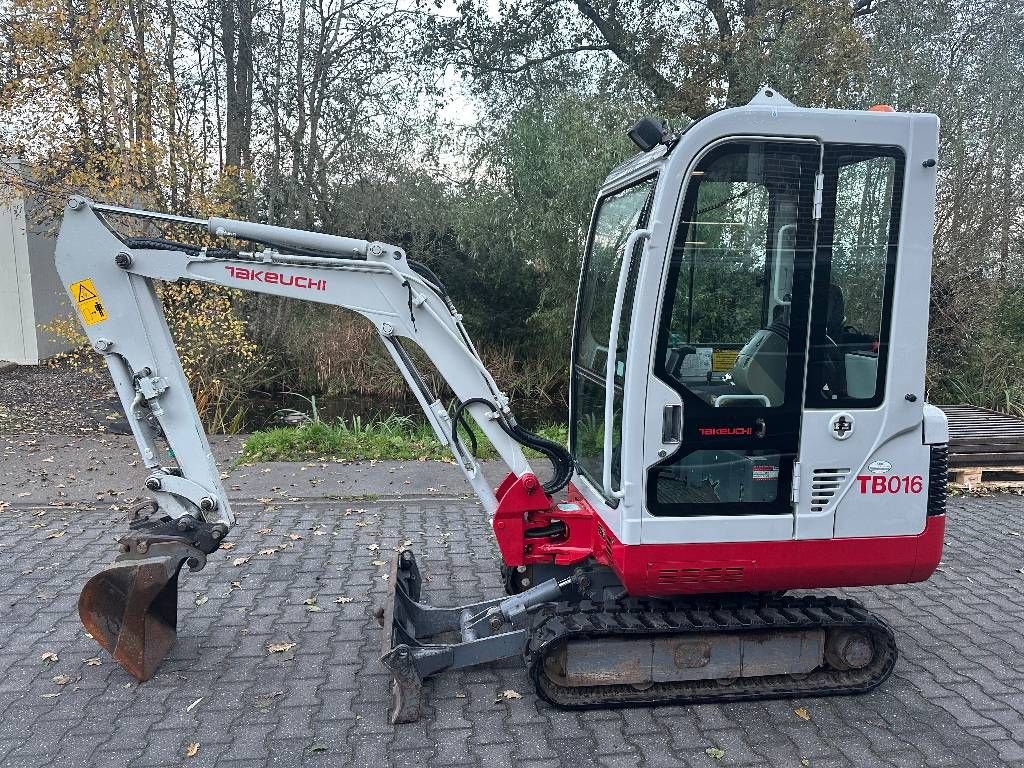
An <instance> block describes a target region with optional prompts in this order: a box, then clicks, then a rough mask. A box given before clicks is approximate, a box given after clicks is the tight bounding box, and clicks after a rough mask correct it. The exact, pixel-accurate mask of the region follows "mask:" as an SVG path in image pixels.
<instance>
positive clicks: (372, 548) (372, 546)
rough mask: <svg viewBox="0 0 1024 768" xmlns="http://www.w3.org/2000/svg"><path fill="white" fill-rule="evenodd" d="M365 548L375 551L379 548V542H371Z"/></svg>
mask: <svg viewBox="0 0 1024 768" xmlns="http://www.w3.org/2000/svg"><path fill="white" fill-rule="evenodd" d="M367 549H368V550H370V551H371V552H376V551H377V550H378V549H380V544H371V545H370V546H368V547H367Z"/></svg>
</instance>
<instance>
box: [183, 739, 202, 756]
mask: <svg viewBox="0 0 1024 768" xmlns="http://www.w3.org/2000/svg"><path fill="white" fill-rule="evenodd" d="M198 754H199V742H198V741H193V742H192V743H191V744H189V745H188V746H187V747H185V757H195V756H196V755H198Z"/></svg>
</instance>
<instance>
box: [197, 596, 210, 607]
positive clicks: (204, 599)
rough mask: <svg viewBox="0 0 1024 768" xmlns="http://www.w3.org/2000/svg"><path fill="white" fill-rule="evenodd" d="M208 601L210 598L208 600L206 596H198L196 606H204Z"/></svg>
mask: <svg viewBox="0 0 1024 768" xmlns="http://www.w3.org/2000/svg"><path fill="white" fill-rule="evenodd" d="M209 599H210V598H208V597H207V596H206V595H198V596H197V597H196V605H203V604H204V603H206V602H207V601H208V600H209Z"/></svg>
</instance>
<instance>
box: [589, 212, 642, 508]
mask: <svg viewBox="0 0 1024 768" xmlns="http://www.w3.org/2000/svg"><path fill="white" fill-rule="evenodd" d="M650 236H651V230H649V229H635V230H633V231H632V232H631V233H630V235H629V237H628V238H626V246H625V248H624V249H623V253H622V265H621V266H620V267H619V282H618V284H617V285H616V286H615V301H614V303H613V304H612V321H611V326H610V327H609V328H608V354H607V359H606V360H605V375H604V445H603V449H604V450H603V451H602V453H603V456H602V458H603V459H604V461H603V466H602V467H601V485H602V487H603V490H604V495H605V497H607V498H608V499H621V498H622V497H623V496H624V495H625V494H623V492H622V489H621V488H614V487H612V451H613V444H612V437H613V433H614V431H615V424H614V422H615V366H616V364H617V362H618V356H619V355H618V346H619V324H620V322H621V321H622V305H623V304H624V303H625V297H626V281H627V279H628V277H629V268H630V266H632V264H633V249H634V248H635V247H636V244H637V243H639V242H640V241H642V240H646V239H647V238H649V237H650ZM620 485H621V478H620Z"/></svg>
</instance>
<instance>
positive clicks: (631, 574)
mask: <svg viewBox="0 0 1024 768" xmlns="http://www.w3.org/2000/svg"><path fill="white" fill-rule="evenodd" d="M497 497H498V509H497V511H496V512H495V515H494V520H493V526H494V534H495V537H496V538H497V540H498V547H499V549H500V550H501V556H502V559H503V560H504V561H505V564H506V565H510V566H519V565H540V564H548V565H574V564H576V563H581V562H583V561H584V560H587V559H588V558H593V559H594V560H595V561H597V562H598V563H600V564H602V565H606V566H608V567H610V568H611V569H612V570H613V571H614V572H615V574H616V575H617V576H618V578H619V580H620V581H621V582H622V584H623V586H624V587H625V588H626V590H627V591H628V592H629V593H630V594H632V595H637V596H643V595H651V596H654V595H658V596H669V595H684V594H701V593H711V592H771V591H776V590H789V589H819V588H823V587H861V586H868V585H872V584H909V583H911V582H915V581H924V580H925V579H927V578H928V577H929V576H931V575H932V573H933V572H934V571H935V568H936V567H937V566H938V564H939V559H940V558H941V556H942V537H943V533H944V531H945V524H946V518H945V516H944V515H933V516H930V517H928V518H927V522H926V524H925V529H924V531H922V532H921V533H920V534H917V535H916V536H875V537H871V538H846V539H804V540H800V539H786V540H784V541H749V542H726V543H712V544H636V545H625V544H623V543H622V542H620V541H619V540H618V539H617V538H615V536H614V535H613V534H612V532H611V531H610V530H608V528H607V527H606V526H605V525H604V523H603V521H602V520H601V518H600V517H599V516H598V515H597V513H596V512H595V511H594V509H593V508H592V507H591V506H590V504H589V503H588V502H587V501H586V499H584V498H583V496H582V494H580V493H579V491H578V490H577V489H576V488H575V487H573V486H572V485H570V486H569V501H570V502H571V503H572V504H574V505H575V506H576V507H577V508H575V509H570V510H566V509H559V508H558V507H557V506H556V505H554V504H553V502H552V500H551V498H550V497H549V496H548V495H547V494H546V493H545V492H544V489H543V488H542V487H541V485H540V482H539V481H538V480H537V478H536V477H535V476H534V475H532V474H525V475H523V476H521V477H518V478H517V477H516V476H514V475H511V474H510V475H509V476H508V477H506V478H505V480H504V481H503V482H502V483H501V485H499V486H498V489H497ZM553 520H561V521H562V522H563V523H565V525H566V527H567V532H566V534H565V535H562V536H559V537H544V538H528V537H527V536H526V535H525V533H526V531H528V530H529V529H532V528H543V527H545V526H547V525H549V524H550V523H551V522H552V521H553Z"/></svg>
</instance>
